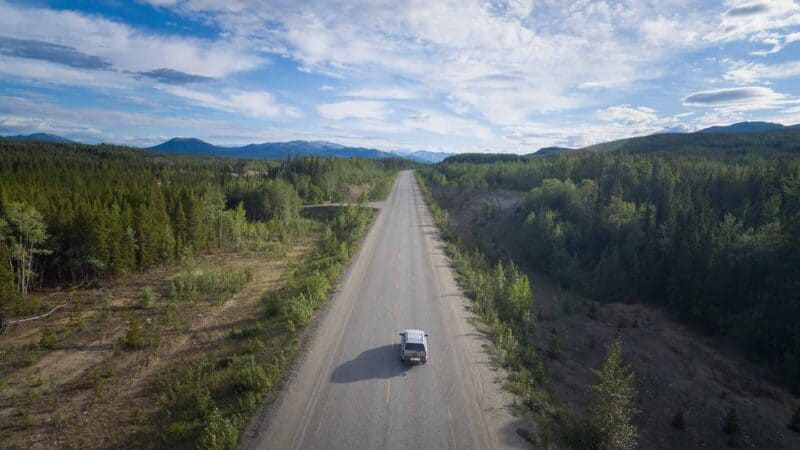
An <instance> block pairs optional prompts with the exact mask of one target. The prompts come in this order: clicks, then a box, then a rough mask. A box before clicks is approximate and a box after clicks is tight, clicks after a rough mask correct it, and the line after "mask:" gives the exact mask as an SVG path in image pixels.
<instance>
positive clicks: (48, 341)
mask: <svg viewBox="0 0 800 450" xmlns="http://www.w3.org/2000/svg"><path fill="white" fill-rule="evenodd" d="M57 343H58V336H56V333H55V331H53V330H52V329H51V328H50V327H44V328H43V329H42V337H41V338H39V347H40V348H45V349H52V348H53V347H55V346H56V344H57Z"/></svg>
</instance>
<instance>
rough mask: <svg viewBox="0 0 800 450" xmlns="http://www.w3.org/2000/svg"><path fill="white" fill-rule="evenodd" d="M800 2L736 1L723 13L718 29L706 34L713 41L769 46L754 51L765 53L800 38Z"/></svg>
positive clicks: (778, 49) (774, 50) (756, 53)
mask: <svg viewBox="0 0 800 450" xmlns="http://www.w3.org/2000/svg"><path fill="white" fill-rule="evenodd" d="M798 26H800V5H798V4H797V3H796V2H795V1H793V0H763V1H759V2H736V3H733V4H732V5H731V7H730V8H729V9H727V10H726V11H725V12H723V13H722V14H721V16H720V23H719V25H718V26H717V29H716V30H715V31H713V32H711V33H709V34H708V35H707V36H706V39H707V40H709V41H712V42H731V41H746V40H749V41H752V42H758V43H761V44H762V45H764V46H767V47H768V48H766V49H761V50H757V51H754V52H753V54H754V55H761V56H763V55H766V54H770V53H775V52H778V51H780V50H782V49H783V47H785V46H786V44H788V43H790V42H793V41H796V40H798V36H797V33H796V32H795V31H796V28H797V27H798Z"/></svg>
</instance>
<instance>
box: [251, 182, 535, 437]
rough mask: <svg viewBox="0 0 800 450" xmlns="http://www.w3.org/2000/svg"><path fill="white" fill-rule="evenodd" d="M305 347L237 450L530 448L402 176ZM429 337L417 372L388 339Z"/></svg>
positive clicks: (434, 234)
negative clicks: (415, 334) (409, 331)
mask: <svg viewBox="0 0 800 450" xmlns="http://www.w3.org/2000/svg"><path fill="white" fill-rule="evenodd" d="M330 301H331V303H330V304H329V305H328V307H327V308H326V310H325V311H324V312H323V316H322V318H321V322H320V323H319V324H318V326H317V328H316V329H315V331H314V334H313V336H312V337H311V338H310V342H309V344H308V348H307V349H306V350H305V353H304V355H303V356H302V357H301V359H300V361H299V362H298V363H297V365H296V368H295V370H294V373H293V374H292V375H291V378H290V380H289V381H288V382H287V385H286V386H285V387H284V389H283V391H282V393H281V394H280V395H279V396H278V398H277V399H276V400H275V403H274V404H273V405H271V406H270V407H269V408H268V412H267V413H266V414H264V415H263V417H261V418H260V419H259V420H257V421H256V422H255V423H254V425H253V426H252V429H251V430H250V431H249V433H248V436H247V437H246V438H245V440H244V443H243V447H244V448H249V449H304V450H305V449H410V448H413V449H423V448H424V449H445V448H450V449H490V448H529V445H528V444H527V443H526V442H525V441H523V440H522V439H521V438H520V437H519V436H518V435H517V433H516V429H517V427H518V424H517V419H516V418H515V417H513V416H512V414H511V412H510V402H511V397H510V395H509V394H508V393H507V392H504V391H502V388H501V386H500V384H499V380H497V378H498V375H497V372H495V371H493V370H492V369H491V367H490V364H489V355H488V354H487V353H486V351H485V350H484V349H483V344H484V343H485V342H486V341H485V338H484V337H483V336H482V335H480V334H479V333H477V331H476V330H475V328H474V327H473V326H472V325H470V324H469V322H468V319H469V318H470V313H469V311H467V310H466V308H465V305H466V304H467V303H466V301H465V300H464V298H463V297H462V294H461V293H460V291H459V289H458V287H457V285H456V283H455V281H454V278H453V272H452V268H451V266H450V263H449V261H448V259H447V258H446V256H445V255H444V253H443V251H442V244H441V242H440V241H439V235H438V231H437V229H436V227H435V226H434V225H433V222H432V219H431V216H430V213H429V211H428V209H427V207H426V205H425V203H424V200H423V198H422V195H421V193H420V191H419V188H418V186H417V184H416V181H415V179H414V176H413V173H412V172H411V171H404V172H401V173H400V175H399V176H398V179H397V181H396V182H395V184H394V187H393V188H392V191H391V193H390V194H389V197H388V198H387V200H386V201H385V202H383V204H381V205H380V209H379V212H378V216H377V217H376V218H375V221H374V223H373V225H372V227H371V228H370V230H369V231H368V233H367V235H366V237H365V239H364V241H363V243H362V247H361V249H360V251H359V252H358V253H357V254H356V255H355V256H354V260H353V261H351V264H350V266H349V268H348V270H347V271H346V272H345V274H344V275H343V277H342V281H341V286H340V289H339V290H338V292H336V294H335V295H334V296H333V298H332V299H331V300H330ZM404 328H421V329H424V330H425V331H427V332H428V334H429V335H430V337H429V347H430V357H429V361H428V363H427V364H426V365H421V366H407V365H404V364H403V363H402V362H401V361H400V358H399V336H398V333H399V331H400V330H402V329H404Z"/></svg>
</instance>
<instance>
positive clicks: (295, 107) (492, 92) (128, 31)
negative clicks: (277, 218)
mask: <svg viewBox="0 0 800 450" xmlns="http://www.w3.org/2000/svg"><path fill="white" fill-rule="evenodd" d="M126 7H127V8H131V9H133V8H135V9H136V11H137V15H131V17H132V18H131V20H126V17H125V15H124V14H121V15H118V16H115V17H114V18H110V17H106V16H104V15H103V14H101V13H100V12H99V10H92V9H91V8H89V9H86V8H84V9H74V10H66V9H59V8H56V7H47V6H37V7H28V6H24V5H19V4H10V3H5V2H3V1H2V0H0V30H2V31H0V82H2V83H4V87H5V88H6V90H8V89H12V85H13V86H14V88H16V87H19V86H23V87H26V88H28V91H27V92H29V93H27V94H23V98H24V97H25V96H26V95H30V92H34V91H35V92H40V93H41V92H43V91H44V90H46V89H62V90H63V91H62V92H61V94H63V93H65V92H75V91H77V90H80V91H81V92H82V93H84V94H85V95H86V98H87V100H89V101H90V102H89V103H101V104H104V105H106V106H104V107H106V108H108V109H109V110H119V109H122V110H125V111H133V110H136V111H137V113H139V114H147V115H149V116H150V117H153V118H154V119H156V118H159V117H171V116H173V115H178V116H180V117H182V118H186V119H189V118H191V119H192V120H194V119H197V118H198V117H207V118H213V120H220V121H228V122H230V123H231V124H235V123H237V121H243V122H246V123H247V124H248V126H252V127H254V128H255V129H258V128H259V126H260V127H261V128H262V129H265V130H266V129H270V130H274V129H277V128H280V129H283V130H288V131H289V132H290V134H296V135H312V136H316V137H317V138H319V139H331V140H335V139H339V140H343V141H349V142H359V143H364V144H366V143H372V144H375V143H378V145H381V146H388V147H402V148H421V147H427V148H432V149H444V150H453V151H455V150H473V151H474V150H484V149H497V150H503V151H517V152H523V153H527V152H530V151H532V150H535V147H536V146H545V145H582V144H590V143H595V142H598V141H602V140H607V139H612V138H617V137H625V136H629V135H636V134H647V133H653V132H659V131H663V130H691V129H695V128H698V127H700V126H704V125H707V124H716V123H715V121H725V120H736V119H740V118H745V119H757V118H759V117H764V114H769V115H770V116H769V117H771V118H777V119H780V118H781V114H784V113H785V114H784V115H785V117H786V118H787V119H785V120H789V118H793V117H796V115H797V114H796V112H795V110H794V108H796V107H797V106H796V105H797V104H796V102H795V99H796V96H797V95H798V94H800V86H799V85H798V83H797V81H795V79H796V78H798V75H800V58H797V57H796V56H795V55H796V54H797V51H796V45H800V44H795V43H796V42H797V41H800V6H798V4H797V3H796V2H795V1H791V0H763V1H745V2H739V1H728V2H725V3H720V2H716V1H708V2H706V1H703V2H696V1H689V0H669V1H666V2H652V1H647V0H600V1H588V0H580V1H577V2H566V3H565V2H560V1H556V0H542V1H537V2H533V1H528V0H513V1H512V0H493V1H481V0H464V1H460V2H455V3H446V2H430V1H420V0H397V1H395V2H374V1H370V0H355V1H348V2H341V1H334V0H312V1H309V2H302V4H300V3H298V2H294V1H289V0H274V1H246V0H235V1H234V0H232V1H228V2H211V1H208V0H149V1H142V2H139V3H135V4H131V5H130V6H126ZM134 16H136V17H147V18H148V20H147V21H140V20H139V19H136V20H134V19H133V17H134ZM0 87H3V86H0ZM2 93H4V92H3V91H2V90H0V94H2ZM5 94H7V95H8V94H9V92H7V91H6V92H5ZM8 96H9V97H15V96H14V95H8ZM56 97H58V96H56ZM61 97H65V98H66V97H69V96H63V95H62V96H61ZM51 98H54V97H51ZM131 99H136V100H131ZM63 102H65V100H62V103H63ZM62 106H63V110H58V111H60V112H63V111H65V110H69V109H70V108H72V109H76V110H85V109H87V108H94V106H93V105H92V104H88V103H87V104H79V103H73V104H71V105H66V104H64V105H62ZM54 111H55V110H54ZM12 116H13V117H14V119H13V120H12V119H10V117H12ZM34 116H36V115H35V114H34V113H32V112H28V113H26V115H25V116H24V117H26V118H27V119H31V120H32V121H31V120H28V121H23V120H21V119H20V118H21V117H23V115H21V114H13V111H9V112H8V115H7V117H8V118H7V119H6V122H3V126H4V127H5V128H6V129H9V130H11V129H14V130H17V129H20V128H21V127H22V124H25V123H28V124H32V123H34V122H35V120H36V117H34ZM38 118H39V119H41V120H45V116H44V115H43V114H40V115H38ZM52 118H53V121H54V122H55V121H58V120H60V118H59V117H56V116H53V117H52ZM27 119H26V120H27ZM65 120H66V118H65ZM90 128H91V127H90ZM113 128H114V127H113V126H112V125H110V124H108V123H107V122H104V125H103V127H99V126H96V127H94V129H95V130H99V131H98V132H99V134H100V135H110V134H114V132H113V131H112V130H113ZM237 128H239V127H237ZM21 131H24V130H21ZM203 132H204V130H203V129H198V130H197V133H196V134H197V135H198V136H199V137H204V136H203V135H202V133H203ZM87 133H88V132H87ZM116 134H119V133H116ZM154 134H155V131H154ZM263 138H264V140H269V139H271V138H270V136H269V135H266V134H265V135H264V136H263Z"/></svg>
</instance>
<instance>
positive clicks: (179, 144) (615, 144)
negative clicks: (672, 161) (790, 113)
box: [2, 122, 800, 164]
mask: <svg viewBox="0 0 800 450" xmlns="http://www.w3.org/2000/svg"><path fill="white" fill-rule="evenodd" d="M782 131H783V132H797V131H800V125H790V126H785V125H781V124H779V123H772V122H739V123H734V124H732V125H727V126H713V127H709V128H704V129H702V130H699V131H695V132H693V133H680V132H670V133H658V134H653V135H650V136H642V137H635V138H627V139H619V140H616V141H610V142H604V143H601V144H596V145H591V146H589V147H584V148H577V149H572V148H565V147H544V148H541V149H539V150H538V151H536V152H534V153H531V154H529V155H525V156H526V157H528V156H547V155H554V154H559V153H564V152H579V151H612V150H618V149H626V150H628V151H647V149H648V148H656V147H657V148H660V149H667V148H678V147H680V148H683V149H687V148H690V147H697V146H700V147H703V148H707V147H708V146H711V147H714V146H716V141H718V140H717V139H714V138H712V137H711V135H722V134H725V135H734V136H736V135H746V134H750V133H768V132H782ZM792 134H794V133H792ZM2 139H7V140H13V141H39V142H53V143H64V144H75V143H76V142H75V141H72V140H70V139H67V138H64V137H61V136H57V135H54V134H47V133H34V134H28V135H15V136H4V137H2ZM719 141H720V145H728V144H731V142H727V141H726V140H719ZM734 141H736V139H735V138H734ZM789 141H791V140H789ZM737 142H738V141H737ZM742 145H744V144H742ZM786 145H788V144H786ZM653 146H654V147H653ZM787 148H788V147H787ZM791 148H792V149H794V147H791ZM145 150H151V151H156V152H162V153H187V154H195V155H214V156H228V157H235V158H264V159H284V158H287V157H289V156H312V155H316V156H333V157H340V158H371V159H382V158H405V159H409V160H412V161H416V162H420V163H426V164H435V163H437V162H440V161H442V160H444V159H445V158H448V157H452V156H453V153H445V152H431V151H426V150H419V151H413V152H401V151H386V150H377V149H374V148H366V147H349V146H344V145H339V144H335V143H333V142H326V141H288V142H266V143H262V144H249V145H244V146H238V147H225V146H219V145H214V144H210V143H208V142H205V141H203V140H200V139H197V138H179V137H176V138H172V139H170V140H168V141H166V142H163V143H161V144H158V145H155V146H153V147H147V148H146V149H145Z"/></svg>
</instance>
